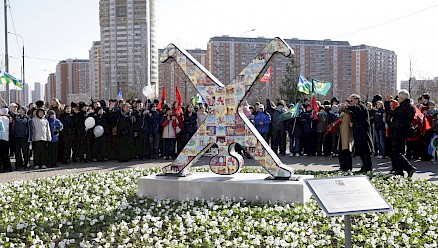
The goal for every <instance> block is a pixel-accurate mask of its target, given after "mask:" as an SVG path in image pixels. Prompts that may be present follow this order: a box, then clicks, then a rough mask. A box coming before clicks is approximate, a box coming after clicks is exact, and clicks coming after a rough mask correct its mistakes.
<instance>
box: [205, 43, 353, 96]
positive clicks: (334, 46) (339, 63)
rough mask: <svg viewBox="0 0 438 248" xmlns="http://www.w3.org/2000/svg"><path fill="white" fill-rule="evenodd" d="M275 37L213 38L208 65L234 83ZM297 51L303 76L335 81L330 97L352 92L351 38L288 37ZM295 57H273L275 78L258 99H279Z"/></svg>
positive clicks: (258, 92) (260, 87)
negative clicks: (289, 65)
mask: <svg viewBox="0 0 438 248" xmlns="http://www.w3.org/2000/svg"><path fill="white" fill-rule="evenodd" d="M271 40H272V39H268V38H264V37H258V38H245V37H229V36H221V37H213V38H211V39H210V41H209V42H208V45H207V54H208V62H207V67H208V68H209V69H210V71H211V72H212V73H213V74H214V75H215V76H216V77H217V78H218V79H219V80H220V81H221V82H222V83H225V84H227V83H229V82H231V81H232V80H233V79H234V78H235V77H236V76H237V75H238V74H239V73H240V72H241V71H242V70H243V69H244V68H245V67H246V66H247V65H248V64H249V63H250V62H251V61H252V60H253V59H254V57H255V56H256V55H257V54H258V53H259V52H261V50H262V49H263V48H264V47H265V46H266V44H267V43H269V42H270V41H271ZM285 42H286V43H288V44H289V45H290V46H291V48H292V49H293V50H294V53H295V63H296V64H298V65H299V71H300V73H301V75H303V76H305V77H306V78H308V79H309V80H310V79H311V78H314V79H318V80H321V81H329V82H333V87H332V89H331V90H330V92H329V95H328V96H327V98H328V97H331V96H333V95H334V96H338V97H342V98H343V97H345V96H346V95H348V94H350V93H351V89H352V86H351V46H350V44H349V43H348V42H347V41H331V40H299V39H286V40H285ZM290 61H291V59H289V58H285V57H283V56H281V55H279V56H277V57H276V58H274V59H272V60H271V62H270V66H271V68H272V73H271V81H270V83H268V84H265V83H260V84H259V85H258V86H256V87H255V91H254V92H253V94H252V97H253V98H254V99H259V100H261V99H264V98H266V97H268V98H271V99H273V100H275V99H278V98H279V89H280V86H281V82H282V80H283V75H284V74H285V73H286V64H287V63H289V62H290Z"/></svg>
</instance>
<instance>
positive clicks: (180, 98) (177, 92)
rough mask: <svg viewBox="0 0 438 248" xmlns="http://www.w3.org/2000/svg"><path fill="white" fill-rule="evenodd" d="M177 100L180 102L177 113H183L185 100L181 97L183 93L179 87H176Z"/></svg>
mask: <svg viewBox="0 0 438 248" xmlns="http://www.w3.org/2000/svg"><path fill="white" fill-rule="evenodd" d="M175 100H176V101H177V102H178V109H177V110H176V112H177V113H178V114H181V113H182V105H183V99H182V97H181V92H180V91H179V89H178V86H175Z"/></svg>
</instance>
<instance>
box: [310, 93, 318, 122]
mask: <svg viewBox="0 0 438 248" xmlns="http://www.w3.org/2000/svg"><path fill="white" fill-rule="evenodd" d="M312 111H313V113H312V115H313V119H315V120H318V118H319V116H318V112H319V107H318V104H317V103H316V99H315V96H313V95H312Z"/></svg>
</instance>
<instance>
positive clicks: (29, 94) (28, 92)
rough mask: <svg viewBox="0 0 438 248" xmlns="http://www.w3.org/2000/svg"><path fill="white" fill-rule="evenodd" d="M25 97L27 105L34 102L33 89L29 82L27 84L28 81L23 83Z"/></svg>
mask: <svg viewBox="0 0 438 248" xmlns="http://www.w3.org/2000/svg"><path fill="white" fill-rule="evenodd" d="M23 98H24V101H23V103H24V104H25V105H26V106H28V105H29V103H31V102H32V91H31V89H30V86H29V84H27V83H24V84H23Z"/></svg>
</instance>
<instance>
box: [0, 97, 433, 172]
mask: <svg viewBox="0 0 438 248" xmlns="http://www.w3.org/2000/svg"><path fill="white" fill-rule="evenodd" d="M430 99H431V96H430V95H429V94H427V93H425V94H423V95H421V96H420V97H419V98H418V100H417V102H414V101H413V100H412V99H411V96H410V95H409V92H408V91H406V90H401V91H399V92H398V94H397V96H391V95H389V94H386V95H385V96H383V97H382V96H380V95H376V96H374V98H373V99H372V100H370V101H369V102H368V101H366V100H363V99H361V98H360V97H359V96H358V95H355V94H353V95H351V96H350V97H349V98H347V99H337V98H336V97H333V98H332V99H331V100H324V101H322V102H319V101H316V102H315V101H314V102H313V103H312V101H311V99H308V98H304V99H300V100H299V101H298V100H297V102H296V103H286V102H285V101H283V100H280V101H278V102H276V103H274V102H273V101H270V100H269V99H266V101H265V102H262V103H260V102H255V103H254V104H253V105H250V104H248V103H247V102H246V101H244V102H243V103H242V106H243V107H242V110H243V112H244V113H245V115H246V116H247V117H248V118H249V119H250V120H251V121H252V122H253V124H254V125H255V127H256V128H257V130H258V131H259V132H260V133H261V135H262V137H263V138H264V139H265V140H266V141H267V142H268V144H270V145H271V148H272V149H273V150H274V152H275V153H276V154H278V155H279V156H280V157H281V156H286V155H288V156H291V157H293V156H297V157H298V156H303V155H305V156H309V157H311V156H326V157H328V156H333V157H339V164H340V169H341V170H344V171H349V170H352V156H354V155H357V156H360V158H361V160H362V167H361V171H362V172H369V171H372V170H373V165H372V160H371V156H374V157H375V158H376V159H387V158H390V159H391V161H392V166H393V170H392V172H393V173H394V174H396V175H404V172H403V171H406V172H407V176H412V174H413V173H414V172H415V170H416V168H415V167H414V166H412V165H411V163H410V160H416V159H421V160H424V161H430V160H432V159H435V160H436V158H434V156H433V155H432V154H429V153H428V147H429V144H430V141H431V139H432V138H433V137H434V135H436V134H438V110H437V109H436V108H435V103H434V102H433V101H431V100H430ZM1 101H2V105H3V108H2V109H0V120H1V121H0V135H1V138H0V163H1V172H7V171H12V168H13V167H12V164H11V158H15V161H16V162H15V168H16V169H17V170H23V169H32V168H33V169H40V168H47V167H53V166H58V165H59V164H68V163H72V162H80V163H92V162H104V161H108V160H118V161H119V162H126V161H129V160H132V159H145V160H147V159H157V158H160V157H161V158H163V159H167V160H169V159H172V158H175V157H176V155H177V154H178V153H179V152H180V151H181V150H182V149H183V147H184V146H185V144H186V143H187V142H188V141H189V139H190V138H191V137H192V135H193V134H194V133H195V132H196V130H197V128H198V127H199V126H200V124H201V123H202V122H203V121H204V120H205V118H206V117H207V115H208V111H209V108H208V105H207V104H205V103H195V102H194V103H193V104H188V105H186V106H185V107H182V106H179V105H180V104H179V103H178V102H176V101H175V102H174V103H173V105H169V104H165V103H160V102H159V101H158V100H154V101H151V100H147V101H142V100H139V99H133V100H127V101H123V100H120V99H110V100H108V101H104V100H101V101H93V100H91V104H87V103H86V102H79V103H74V102H72V103H70V104H63V103H61V102H60V101H59V100H58V99H52V101H51V102H50V103H45V102H43V101H37V102H35V103H31V104H29V105H28V106H20V105H19V104H18V103H10V104H7V103H6V102H5V101H4V100H3V99H1ZM294 104H300V107H299V114H298V115H297V116H296V117H295V118H288V119H284V118H282V117H281V115H282V114H283V113H284V112H287V111H289V109H292V108H293V107H294ZM416 108H418V112H416ZM89 117H91V118H93V119H94V123H95V125H94V127H97V126H101V127H102V128H103V134H100V135H99V136H98V137H96V135H95V132H93V128H87V127H86V125H85V122H86V119H87V118H89ZM427 123H428V124H427ZM240 152H241V153H242V154H244V155H246V157H247V158H251V151H246V150H241V151H240ZM435 156H436V155H435ZM32 157H33V163H31V158H32Z"/></svg>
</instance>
